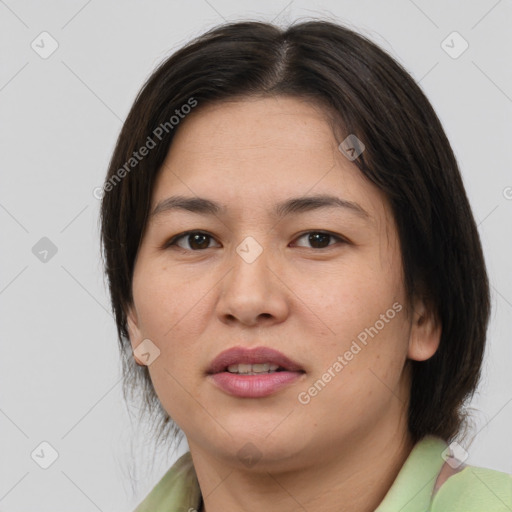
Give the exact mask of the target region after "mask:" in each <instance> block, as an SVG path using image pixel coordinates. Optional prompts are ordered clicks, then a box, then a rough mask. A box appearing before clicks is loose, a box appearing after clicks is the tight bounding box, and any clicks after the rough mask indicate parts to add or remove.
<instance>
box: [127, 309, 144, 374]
mask: <svg viewBox="0 0 512 512" xmlns="http://www.w3.org/2000/svg"><path fill="white" fill-rule="evenodd" d="M126 324H127V329H128V336H129V337H130V343H131V346H132V354H133V358H134V359H135V362H136V363H137V364H138V365H139V366H146V365H145V364H144V363H143V362H142V361H141V360H140V359H139V358H138V357H137V356H136V355H135V352H134V351H135V348H136V346H137V340H139V339H141V338H142V336H141V333H140V329H139V325H138V319H137V313H136V311H135V306H131V307H129V308H128V312H127V314H126Z"/></svg>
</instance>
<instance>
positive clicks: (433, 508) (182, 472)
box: [134, 436, 512, 512]
mask: <svg viewBox="0 0 512 512" xmlns="http://www.w3.org/2000/svg"><path fill="white" fill-rule="evenodd" d="M447 446H448V445H447V443H446V442H445V441H443V440H442V439H440V438H438V437H433V436H426V437H424V438H423V439H422V440H421V441H419V442H418V443H417V444H416V445H415V446H414V448H413V450H412V451H411V453H410V454H409V457H408V458H407V460H406V461H405V463H404V465H403V466H402V468H401V469H400V472H399V473H398V475H397V477H396V479H395V481H394V482H393V484H392V485H391V487H390V489H389V491H388V492H387V494H386V496H385V497H384V499H383V500H382V502H381V503H380V505H379V506H378V507H377V508H376V509H375V512H512V475H509V474H506V473H502V472H500V471H495V470H492V469H485V468H479V467H475V466H465V467H462V466H461V467H462V469H461V470H460V471H459V472H457V473H455V474H453V475H451V476H449V477H448V479H447V480H446V481H445V482H444V483H443V484H442V485H441V487H440V488H439V489H437V490H435V489H434V485H435V483H436V480H437V476H438V475H439V472H440V471H441V468H442V466H443V464H444V463H445V459H443V457H442V456H441V454H442V453H443V452H444V451H445V450H446V448H447ZM200 506H201V490H200V488H199V483H198V481H197V476H196V473H195V470H194V466H193V464H192V458H191V456H190V452H187V453H185V454H184V455H183V456H182V457H180V458H179V459H178V460H177V461H176V463H175V464H174V465H173V466H172V467H171V468H170V469H169V470H168V471H167V473H166V474H165V475H164V476H163V477H162V479H161V480H160V481H159V482H158V484H157V485H156V486H155V487H154V488H153V490H152V491H151V492H150V493H149V495H148V496H147V497H146V498H145V499H144V501H143V502H142V503H141V504H140V505H139V506H138V507H137V508H136V509H135V511H134V512H189V509H192V510H190V512H192V511H197V510H199V508H200Z"/></svg>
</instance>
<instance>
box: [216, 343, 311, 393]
mask: <svg viewBox="0 0 512 512" xmlns="http://www.w3.org/2000/svg"><path fill="white" fill-rule="evenodd" d="M233 370H235V371H236V370H238V373H234V372H233ZM251 370H256V373H255V372H253V371H251ZM305 373H306V372H305V371H304V369H303V368H302V367H301V366H300V365H299V364H298V363H296V362H295V361H292V360H291V359H290V358H288V357H286V356H285V355H284V354H282V353H281V352H278V351H277V350H274V349H271V348H267V347H256V348H253V349H248V348H243V347H234V348H230V349H228V350H225V351H224V352H221V353H220V354H219V355H218V356H217V357H216V358H215V359H214V360H213V361H212V363H211V365H210V367H209V368H208V370H207V374H208V375H207V378H208V380H209V381H210V382H211V383H212V384H213V385H214V386H215V387H216V388H217V389H220V390H221V391H223V392H224V393H226V394H228V395H231V396H234V397H236V398H244V399H245V398H264V397H267V396H270V395H274V394H276V393H277V392H278V391H280V390H281V389H284V388H287V387H288V386H290V385H292V384H294V383H297V382H298V381H300V379H301V378H303V377H304V375H305Z"/></svg>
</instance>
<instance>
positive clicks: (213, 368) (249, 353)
mask: <svg viewBox="0 0 512 512" xmlns="http://www.w3.org/2000/svg"><path fill="white" fill-rule="evenodd" d="M264 363H270V364H274V365H278V367H279V368H278V371H288V372H304V369H303V368H302V367H301V366H300V365H299V364H298V363H296V362H295V361H292V360H291V359H290V358H288V357H286V356H285V355H284V354H282V353H281V352H278V351H277V350H274V349H272V348H268V347H256V348H252V349H248V348H244V347H233V348H230V349H228V350H225V351H224V352H221V353H220V354H219V355H218V356H217V357H216V358H215V359H214V360H213V361H212V363H211V364H210V366H209V368H208V370H207V373H208V374H210V375H211V374H215V373H220V372H225V371H227V370H228V367H229V366H231V365H236V364H264Z"/></svg>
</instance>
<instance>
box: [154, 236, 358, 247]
mask: <svg viewBox="0 0 512 512" xmlns="http://www.w3.org/2000/svg"><path fill="white" fill-rule="evenodd" d="M311 234H319V235H325V236H329V237H331V238H334V239H336V240H337V241H338V242H341V243H343V244H347V243H350V242H349V241H348V240H347V239H346V238H343V237H341V236H340V235H335V234H334V233H330V232H329V231H306V232H305V233H302V234H301V235H299V236H298V237H297V238H296V239H295V240H299V239H300V238H303V237H305V236H307V235H311ZM190 235H206V236H207V237H210V238H212V239H215V237H214V236H213V235H210V233H207V232H206V231H184V232H183V233H179V234H178V235H175V236H173V237H172V238H171V239H170V240H169V241H167V242H166V243H165V244H164V247H163V249H168V248H170V247H172V246H176V245H177V244H176V242H177V241H179V240H180V239H182V238H186V237H187V236H190ZM333 245H335V244H329V245H328V246H327V247H321V248H320V249H318V248H316V247H306V249H313V250H316V251H321V250H325V249H328V248H329V247H332V246H333ZM177 247H178V248H179V249H182V250H184V251H189V252H201V251H204V250H206V249H212V247H206V249H184V248H183V247H179V246H177Z"/></svg>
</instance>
